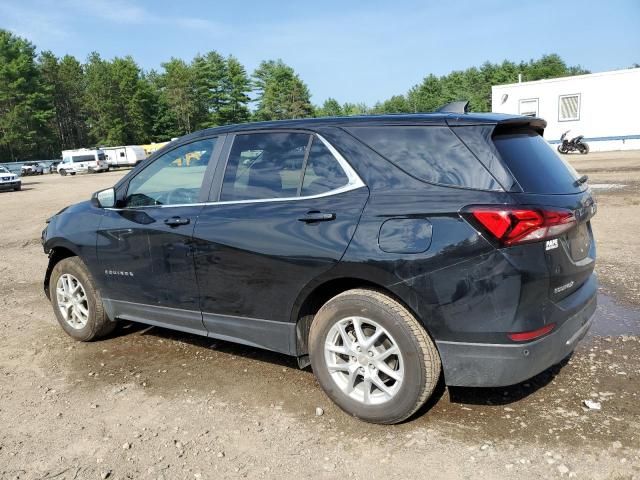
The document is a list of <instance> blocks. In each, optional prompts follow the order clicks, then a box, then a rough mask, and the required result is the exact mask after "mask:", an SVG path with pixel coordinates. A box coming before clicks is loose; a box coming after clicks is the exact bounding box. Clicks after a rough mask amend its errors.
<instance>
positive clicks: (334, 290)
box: [292, 276, 433, 366]
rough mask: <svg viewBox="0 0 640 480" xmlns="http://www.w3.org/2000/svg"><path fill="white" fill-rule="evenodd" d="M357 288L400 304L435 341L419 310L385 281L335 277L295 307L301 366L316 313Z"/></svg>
mask: <svg viewBox="0 0 640 480" xmlns="http://www.w3.org/2000/svg"><path fill="white" fill-rule="evenodd" d="M355 288H366V289H370V290H375V291H377V292H380V293H383V294H384V295H387V296H388V297H389V298H392V299H393V300H395V301H397V302H398V303H400V304H401V305H402V306H403V307H404V308H406V309H407V310H408V311H409V313H411V315H413V316H414V317H415V318H416V319H417V320H418V322H419V323H420V324H421V325H422V327H423V328H424V330H425V332H427V334H428V335H429V336H431V337H432V338H433V336H432V335H431V332H429V329H428V327H427V325H425V322H424V321H423V319H422V318H421V317H420V316H419V315H418V314H417V312H416V309H415V308H412V306H411V305H410V304H409V303H408V302H406V301H405V300H404V299H403V295H402V294H401V293H399V292H398V291H394V290H392V289H390V288H389V287H387V286H386V285H385V284H384V283H383V282H376V281H373V280H371V279H370V278H362V277H354V276H345V277H336V278H331V279H327V280H324V281H323V282H322V283H319V284H317V285H315V286H314V287H313V288H308V289H306V290H304V291H303V292H302V293H301V294H300V296H299V297H298V300H297V301H296V303H295V304H294V308H293V311H292V322H294V323H295V324H296V328H295V349H294V351H295V353H294V354H295V355H296V356H297V357H298V358H299V363H300V364H301V366H305V365H307V364H308V353H309V347H308V340H309V330H310V329H311V323H312V322H313V318H314V316H315V314H316V313H317V312H318V310H320V307H322V306H323V305H324V304H325V303H326V302H328V301H329V300H330V299H332V298H333V297H335V296H336V295H339V294H340V293H343V292H346V291H347V290H352V289H355Z"/></svg>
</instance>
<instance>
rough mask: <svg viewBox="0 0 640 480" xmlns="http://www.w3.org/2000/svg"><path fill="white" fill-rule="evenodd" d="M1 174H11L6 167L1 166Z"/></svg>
mask: <svg viewBox="0 0 640 480" xmlns="http://www.w3.org/2000/svg"><path fill="white" fill-rule="evenodd" d="M0 172H2V173H11V172H10V171H9V170H7V169H6V168H5V167H2V166H0Z"/></svg>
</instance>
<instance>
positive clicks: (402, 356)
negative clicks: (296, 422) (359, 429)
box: [42, 105, 597, 424]
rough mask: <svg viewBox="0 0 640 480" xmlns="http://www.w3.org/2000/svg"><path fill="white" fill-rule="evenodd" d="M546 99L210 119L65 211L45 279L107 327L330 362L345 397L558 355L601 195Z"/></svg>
mask: <svg viewBox="0 0 640 480" xmlns="http://www.w3.org/2000/svg"><path fill="white" fill-rule="evenodd" d="M545 126H546V123H545V122H544V121H543V120H541V119H539V118H532V117H525V116H509V115H499V114H474V113H467V112H466V108H463V109H461V108H459V107H458V106H455V105H454V106H452V107H450V108H444V109H442V110H440V111H439V112H436V113H432V114H415V115H385V116H361V117H347V118H320V119H307V120H288V121H277V122H266V123H249V124H243V125H232V126H225V127H218V128H212V129H208V130H203V131H200V132H196V133H193V134H190V135H187V136H185V137H182V138H180V139H178V140H175V141H172V142H171V143H170V144H168V145H167V146H165V147H164V148H163V149H161V150H160V151H158V152H156V153H155V154H153V155H152V156H151V157H149V158H148V159H147V160H145V161H144V162H143V163H142V164H140V165H139V166H137V167H136V168H134V169H133V170H131V171H130V172H129V173H128V174H127V175H125V176H124V177H123V178H122V179H121V180H120V181H119V182H118V183H117V184H116V185H115V186H114V187H113V188H109V189H106V190H102V191H99V192H97V193H95V194H94V195H93V197H92V198H91V200H89V201H85V202H82V203H79V204H76V205H73V206H70V207H67V208H65V209H64V210H62V211H61V212H59V213H58V214H56V215H55V216H53V217H52V218H50V219H49V221H48V225H47V227H46V229H45V230H44V231H43V238H42V240H43V245H44V250H45V252H46V253H47V254H48V255H49V264H48V268H47V270H46V274H45V278H44V289H45V292H46V294H47V296H48V297H49V298H50V300H51V303H52V305H53V310H54V312H55V315H56V317H57V319H58V321H59V323H60V325H61V327H62V328H63V329H64V330H65V332H67V333H68V334H69V335H70V336H71V337H73V338H74V339H77V340H81V341H91V340H95V339H97V338H100V337H102V336H105V335H107V334H109V333H110V332H111V331H112V330H113V328H114V327H115V325H116V321H117V320H118V319H124V320H128V321H135V322H142V323H145V324H149V325H156V326H160V327H166V328H171V329H175V330H180V331H183V332H188V333H192V334H197V335H204V336H208V337H213V338H217V339H223V340H229V341H233V342H238V343H242V344H246V345H251V346H255V347H260V348H264V349H268V350H273V351H276V352H281V353H284V354H288V355H292V356H295V357H297V358H298V362H299V364H300V366H302V367H304V366H307V365H309V364H310V365H311V366H312V368H313V372H314V374H315V375H316V377H317V379H318V381H319V383H320V385H321V386H322V388H323V389H324V390H325V392H326V393H327V395H328V396H329V397H330V398H331V399H332V400H333V401H334V402H335V403H337V404H338V405H339V406H340V407H341V408H342V409H343V410H344V411H346V412H348V413H349V414H351V415H354V416H356V417H359V418H361V419H363V420H366V421H369V422H376V423H387V424H391V423H397V422H401V421H403V420H404V419H407V418H408V417H410V416H411V415H412V414H413V413H414V412H416V411H417V410H418V409H419V408H420V406H421V405H423V404H424V402H425V401H426V400H427V399H428V398H429V397H430V395H431V394H432V393H433V391H434V388H435V386H436V384H437V383H438V381H439V379H440V378H441V376H442V377H443V379H444V382H445V384H446V385H460V386H504V385H511V384H515V383H518V382H521V381H524V380H526V379H528V378H530V377H532V376H534V375H536V374H538V373H540V372H542V371H543V370H545V369H547V368H548V367H550V366H552V365H554V364H556V363H558V362H560V361H561V360H562V359H563V358H564V357H566V356H567V355H569V354H570V353H571V352H572V351H573V350H574V348H575V347H576V344H577V342H578V341H579V340H580V339H581V338H582V337H583V336H584V335H585V333H586V331H587V330H588V328H589V326H590V324H591V317H592V315H593V313H594V310H595V308H596V290H597V282H596V278H595V275H594V272H593V271H594V263H595V243H594V239H593V234H592V230H591V223H590V219H591V217H592V216H593V215H594V214H595V212H596V204H595V203H594V199H593V196H592V193H591V189H590V188H589V187H588V185H587V183H586V176H583V177H579V176H578V175H577V174H576V172H575V171H574V170H573V169H572V168H571V167H570V166H568V165H567V164H566V163H564V162H563V161H562V160H561V159H560V158H558V156H557V155H556V154H555V153H554V152H553V151H552V150H551V149H550V148H549V146H548V145H547V143H546V142H545V140H544V139H543V137H542V134H543V130H544V128H545Z"/></svg>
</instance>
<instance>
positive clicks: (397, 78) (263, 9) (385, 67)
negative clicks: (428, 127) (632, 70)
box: [0, 0, 640, 105]
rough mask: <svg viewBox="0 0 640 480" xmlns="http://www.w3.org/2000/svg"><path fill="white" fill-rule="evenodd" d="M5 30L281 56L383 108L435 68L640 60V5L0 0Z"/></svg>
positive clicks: (184, 52)
mask: <svg viewBox="0 0 640 480" xmlns="http://www.w3.org/2000/svg"><path fill="white" fill-rule="evenodd" d="M0 28H5V29H8V30H10V31H12V32H14V33H16V34H18V35H21V36H23V37H26V38H28V39H29V40H30V41H31V42H33V43H34V44H35V45H36V47H37V48H38V50H39V51H42V50H52V51H53V52H54V53H55V54H57V55H59V56H62V55H65V54H71V55H74V56H76V57H77V58H78V59H80V60H84V59H86V57H87V55H88V54H89V53H90V52H92V51H97V52H99V53H100V54H101V55H102V56H103V57H105V58H112V57H114V56H125V55H131V56H133V58H134V59H135V60H136V61H137V62H138V64H139V65H140V66H141V67H142V68H143V69H145V70H150V69H160V68H161V64H162V63H163V62H165V61H167V60H168V59H170V58H171V57H177V58H182V59H185V60H187V61H190V60H191V59H192V58H193V57H194V56H195V55H196V54H198V53H206V52H208V51H210V50H217V51H218V52H219V53H221V54H223V55H225V56H226V55H234V56H235V57H237V58H238V59H239V60H240V61H241V62H242V63H243V64H244V65H245V67H246V68H247V70H248V71H249V72H251V71H252V70H253V69H254V68H255V67H257V66H258V65H259V63H260V61H262V60H267V59H277V58H281V59H282V60H283V61H284V62H285V63H287V64H289V65H290V66H292V67H293V68H294V69H295V70H296V72H297V73H298V74H299V75H300V77H301V78H302V79H303V80H304V81H305V82H306V83H307V85H308V86H309V89H310V91H311V94H312V101H313V102H314V103H316V104H321V103H322V102H323V101H324V100H325V99H326V98H328V97H334V98H336V99H337V100H338V101H339V102H341V103H343V102H347V101H349V102H365V103H366V104H368V105H372V104H374V103H375V102H376V101H381V100H384V99H386V98H389V97H390V96H392V95H396V94H404V93H406V92H407V90H409V88H411V87H412V86H413V85H415V84H417V83H419V82H420V81H421V80H422V79H423V78H424V77H425V76H426V75H428V74H430V73H433V74H435V75H444V74H447V73H449V72H451V71H453V70H461V69H465V68H468V67H471V66H479V65H481V64H482V63H483V62H484V61H486V60H489V61H492V62H500V61H502V60H504V59H508V60H513V61H520V60H529V59H531V58H539V57H540V56H541V55H543V54H545V53H558V54H559V55H560V56H561V57H562V58H563V59H564V60H565V61H566V62H567V63H568V64H570V65H576V64H579V65H581V66H583V67H584V68H587V69H589V70H591V71H594V72H599V71H606V70H615V69H619V68H627V67H629V66H631V65H633V64H634V63H640V0H601V1H590V0H581V1H578V0H575V1H574V0H567V1H553V0H536V1H507V0H504V1H498V0H476V1H426V0H424V1H418V0H397V1H378V0H368V1H365V0H322V1H304V0H298V1H292V0H281V1H277V2H276V1H272V0H263V1H259V0H245V1H235V2H234V1H229V0H227V1H225V2H221V1H200V2H198V1H195V0H178V1H176V0H173V1H165V0H157V1H152V0H112V1H109V0H0Z"/></svg>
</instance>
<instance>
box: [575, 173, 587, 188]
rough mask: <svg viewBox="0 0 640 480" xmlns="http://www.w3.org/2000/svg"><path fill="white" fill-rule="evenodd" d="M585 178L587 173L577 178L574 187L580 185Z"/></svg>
mask: <svg viewBox="0 0 640 480" xmlns="http://www.w3.org/2000/svg"><path fill="white" fill-rule="evenodd" d="M587 180H589V175H582V176H581V177H580V178H579V179H577V180H576V181H575V185H576V187H579V186H580V185H582V184H583V183H585V182H586V181H587Z"/></svg>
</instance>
